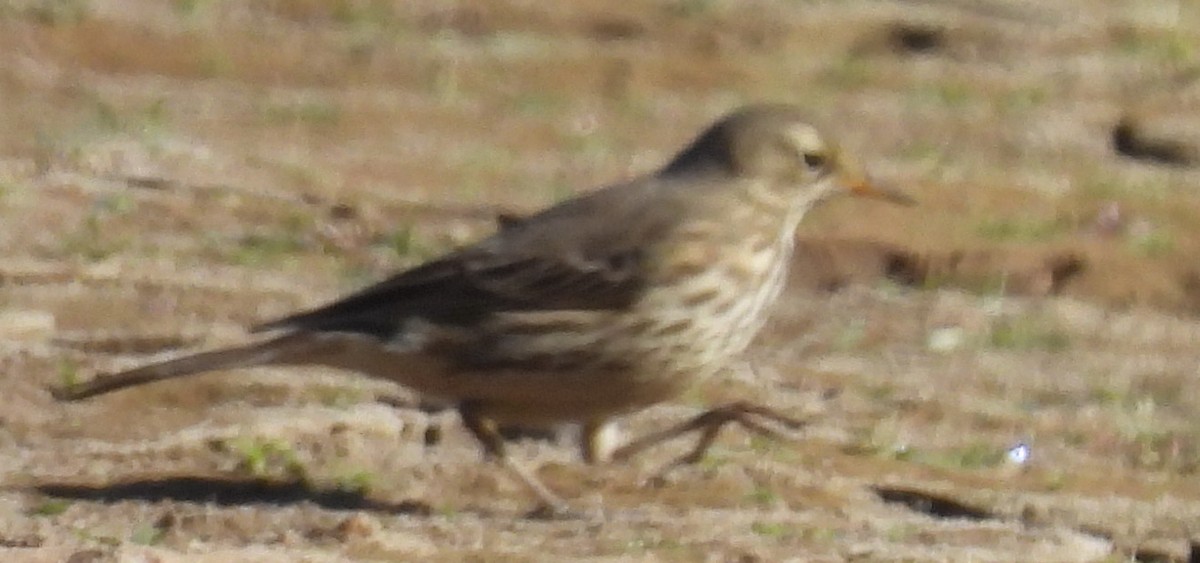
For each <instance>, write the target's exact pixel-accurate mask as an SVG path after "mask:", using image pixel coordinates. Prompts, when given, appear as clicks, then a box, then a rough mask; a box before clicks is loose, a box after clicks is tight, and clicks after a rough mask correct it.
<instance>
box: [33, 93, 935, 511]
mask: <svg viewBox="0 0 1200 563" xmlns="http://www.w3.org/2000/svg"><path fill="white" fill-rule="evenodd" d="M839 194H848V195H853V196H866V197H874V198H879V199H883V200H888V201H891V202H895V203H901V204H911V203H913V200H912V198H910V197H908V196H907V195H905V194H904V193H902V192H900V191H897V190H895V189H892V188H889V187H885V186H883V185H881V184H879V183H878V182H873V181H872V180H871V179H870V178H869V176H868V175H867V174H866V173H865V171H864V170H863V169H862V168H861V167H860V166H858V165H857V164H856V163H855V161H854V160H853V159H852V158H850V157H849V156H848V155H846V154H844V153H843V152H842V151H841V150H840V148H839V147H838V145H837V144H835V142H834V141H833V140H832V139H830V138H828V137H826V136H825V135H824V134H823V133H822V132H821V131H819V130H818V128H817V126H815V125H813V124H812V120H811V119H810V118H809V117H808V116H807V114H806V113H805V112H804V111H803V110H801V109H800V108H798V107H796V106H794V105H790V104H769V103H763V104H751V105H748V106H745V107H742V108H739V109H736V110H734V111H732V112H730V113H728V114H726V115H724V116H722V117H720V118H719V119H717V120H716V121H715V122H713V123H712V124H711V125H710V126H708V127H707V128H706V129H704V130H703V131H702V132H701V133H700V134H699V135H698V136H696V137H695V138H694V139H693V140H692V141H691V142H690V143H689V144H687V145H686V146H684V148H682V149H681V150H680V151H679V152H678V153H677V154H675V156H674V157H673V158H671V159H670V160H669V161H668V162H667V163H666V164H665V165H664V166H662V167H661V168H660V169H658V170H657V171H654V172H652V173H649V174H646V175H644V176H641V177H636V178H634V179H632V180H628V181H624V182H619V183H615V184H611V185H608V186H604V187H601V188H598V189H594V190H592V191H588V192H584V193H582V194H581V195H577V196H575V197H573V198H569V199H566V200H564V201H562V202H559V203H557V204H554V205H551V206H550V207H548V208H546V209H544V210H542V211H540V212H536V213H533V214H530V215H527V216H520V217H518V216H506V217H502V218H500V219H499V221H498V228H497V230H496V231H495V232H494V233H493V234H491V235H489V236H487V237H485V238H483V239H482V240H479V241H477V242H475V243H474V244H469V245H466V246H463V247H460V248H457V249H454V250H450V251H448V252H447V253H445V254H444V255H442V256H440V257H436V258H433V259H431V260H429V261H427V262H425V263H422V264H419V265H417V266H415V267H412V268H411V269H407V270H404V271H401V272H399V273H397V274H394V275H393V276H391V277H388V278H386V279H384V280H382V281H380V282H378V283H376V284H374V285H370V286H368V287H366V288H365V289H362V290H359V291H357V292H355V293H352V294H350V295H349V296H347V297H344V298H342V299H339V300H335V301H332V302H330V303H328V304H326V305H322V306H318V307H316V308H313V309H308V310H303V311H300V312H298V313H295V314H292V315H289V316H285V317H283V318H280V319H277V320H272V321H269V322H265V323H262V324H258V325H257V326H253V327H251V328H250V333H251V334H263V335H264V336H262V337H261V338H259V339H258V340H255V341H252V342H250V343H247V344H244V345H239V346H234V347H230V348H223V349H217V350H211V351H203V352H199V353H194V354H191V355H185V356H183V357H179V358H176V359H171V360H166V361H162V362H160V363H153V364H150V365H146V366H143V367H138V368H135V369H131V370H128V371H124V372H120V373H116V374H112V375H107V376H98V377H95V378H93V379H91V380H89V381H85V382H80V383H76V384H74V385H70V386H65V387H59V388H57V389H54V390H52V393H53V395H54V396H55V397H56V398H57V399H59V400H62V401H76V400H81V399H86V398H90V397H94V396H97V395H102V394H105V393H110V392H114V391H117V390H120V389H125V388H128V387H132V386H136V385H142V384H147V383H151V382H156V381H161V380H166V379H174V378H179V377H183V376H189V375H194V374H200V373H206V372H213V371H225V370H232V369H242V368H250V367H255V366H267V365H272V366H302V365H316V366H326V367H330V368H337V369H340V370H347V371H349V372H356V373H358V374H362V375H365V376H368V377H372V378H378V379H382V380H387V381H390V382H394V383H397V384H399V385H400V386H403V387H405V388H407V389H409V390H411V391H414V392H416V393H418V394H420V395H421V396H423V397H431V398H434V399H435V400H437V401H441V402H443V403H444V404H448V405H452V406H453V408H454V409H456V410H457V411H458V414H459V416H460V418H461V420H462V423H463V426H464V427H465V428H466V429H467V430H468V431H469V432H470V433H471V434H472V435H473V436H474V438H475V439H476V440H477V441H478V443H479V444H480V446H481V447H482V449H483V452H484V454H485V456H486V457H487V458H489V459H492V460H494V461H497V462H499V463H500V465H502V466H504V467H507V468H508V469H510V470H511V471H512V472H513V474H515V475H516V476H517V477H518V479H520V480H521V481H522V482H524V484H525V485H526V486H527V487H528V488H529V490H530V491H531V492H532V493H533V494H534V495H535V496H536V497H538V500H539V501H540V507H541V508H545V509H548V510H550V511H553V512H558V511H564V510H567V511H569V508H567V507H566V503H565V502H564V501H563V500H562V499H561V498H560V497H558V495H556V494H555V493H554V492H552V491H550V490H549V488H548V487H546V486H545V485H544V484H543V483H542V482H541V481H540V480H539V479H537V477H536V476H535V475H534V474H533V473H531V472H530V471H529V470H528V469H526V468H525V467H524V465H522V464H520V463H518V462H516V461H514V460H512V459H511V458H510V457H509V456H508V455H507V453H506V450H505V442H504V439H503V437H502V436H501V432H500V431H501V429H502V428H508V427H516V428H545V427H551V426H558V425H563V424H566V423H571V424H577V425H578V426H579V428H580V429H581V431H580V439H579V442H580V443H579V448H580V453H581V456H582V458H583V459H584V460H585V461H586V462H590V463H603V462H610V461H615V460H624V459H628V458H629V457H631V456H632V455H634V454H636V453H638V452H640V451H643V450H645V449H646V448H649V447H652V446H654V445H655V444H658V443H659V442H662V441H664V440H667V439H670V438H673V437H675V436H678V435H681V434H684V433H688V432H692V431H699V432H701V438H700V440H699V442H698V443H697V445H696V448H695V449H694V450H692V451H691V452H690V453H689V454H688V455H687V456H685V457H684V458H681V460H680V462H692V461H696V460H698V459H700V458H701V457H702V456H703V454H704V451H705V450H706V449H707V448H708V445H709V444H711V442H712V440H713V439H714V438H715V436H716V434H717V431H718V430H719V429H720V428H721V427H722V426H723V425H724V424H726V423H728V422H740V423H742V424H743V425H745V426H746V427H747V428H749V429H750V430H753V431H757V432H763V433H768V434H775V433H778V431H777V430H774V429H773V428H772V426H773V425H775V424H783V425H786V426H789V427H795V426H798V425H800V424H802V421H797V420H795V419H793V418H791V417H789V416H786V415H783V414H781V413H778V412H776V411H773V410H771V409H769V408H767V407H763V406H758V405H753V404H750V403H744V402H743V403H734V404H730V405H724V406H721V407H716V408H713V409H710V410H708V411H706V412H703V413H702V414H700V415H698V416H696V417H695V418H693V419H691V420H689V421H686V422H685V423H683V424H680V425H678V426H675V427H672V428H669V429H667V430H664V431H661V432H656V433H653V434H650V435H648V436H645V437H643V438H640V439H636V440H633V441H631V442H629V443H628V444H626V445H624V446H621V447H616V446H615V444H613V443H612V442H613V439H612V436H613V424H614V420H615V419H616V418H618V417H621V416H625V415H629V414H633V413H635V412H638V411H640V410H643V409H645V408H648V407H650V406H653V405H656V404H659V403H663V402H667V401H670V400H672V399H674V398H677V397H679V396H680V395H682V394H683V393H685V392H686V391H687V390H689V389H691V388H692V387H694V386H695V385H697V384H698V383H700V382H702V381H704V380H705V379H708V378H710V377H712V376H713V375H714V374H716V373H718V372H720V371H721V370H722V369H725V368H726V367H727V366H729V365H730V364H731V362H734V361H736V360H737V359H738V357H739V356H740V355H741V353H742V352H743V351H744V350H745V349H746V348H747V346H748V345H749V344H750V341H751V339H752V338H753V337H754V336H755V334H756V333H757V332H758V331H759V330H760V329H761V328H762V326H763V325H764V323H765V322H766V320H767V318H768V316H769V313H770V310H771V308H772V304H773V303H774V302H775V301H776V299H777V298H778V296H779V295H780V293H781V291H782V289H783V287H784V284H785V280H786V279H787V272H788V268H789V264H790V262H791V260H792V249H793V244H794V237H795V231H796V229H797V226H798V225H799V223H800V221H801V219H802V218H803V217H804V215H805V214H806V213H807V212H808V211H809V210H810V209H812V208H813V207H814V206H817V205H818V204H820V203H822V202H824V201H827V200H830V199H832V198H834V197H836V196H838V195H839ZM764 420H765V421H767V422H768V424H764V423H763V421H764Z"/></svg>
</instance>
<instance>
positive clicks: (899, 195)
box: [845, 176, 917, 205]
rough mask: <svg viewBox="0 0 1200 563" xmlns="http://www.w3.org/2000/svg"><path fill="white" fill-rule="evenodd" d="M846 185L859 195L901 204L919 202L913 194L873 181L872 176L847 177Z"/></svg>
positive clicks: (851, 191)
mask: <svg viewBox="0 0 1200 563" xmlns="http://www.w3.org/2000/svg"><path fill="white" fill-rule="evenodd" d="M845 186H846V189H847V190H850V193H851V194H854V195H856V196H859V197H873V198H877V199H882V200H886V201H890V202H892V203H898V204H900V205H916V204H917V200H915V199H913V198H912V196H909V195H908V194H906V193H904V192H902V191H900V190H897V189H895V188H893V187H891V186H888V185H884V184H880V183H878V182H875V181H872V180H871V179H870V178H867V177H865V176H863V177H858V178H853V179H847V180H846V182H845Z"/></svg>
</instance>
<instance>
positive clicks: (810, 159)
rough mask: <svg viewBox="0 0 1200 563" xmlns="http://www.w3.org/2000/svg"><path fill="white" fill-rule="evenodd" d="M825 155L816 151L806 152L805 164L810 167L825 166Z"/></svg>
mask: <svg viewBox="0 0 1200 563" xmlns="http://www.w3.org/2000/svg"><path fill="white" fill-rule="evenodd" d="M825 162H826V160H825V155H823V154H820V153H815V152H806V153H804V165H805V166H808V167H809V168H825Z"/></svg>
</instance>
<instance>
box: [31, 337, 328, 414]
mask: <svg viewBox="0 0 1200 563" xmlns="http://www.w3.org/2000/svg"><path fill="white" fill-rule="evenodd" d="M305 340H306V339H304V338H303V337H302V336H301V335H295V334H289V335H285V336H281V337H279V338H275V339H272V340H268V341H266V342H259V343H256V344H248V345H246V346H239V347H235V348H224V349H221V350H213V351H210V352H201V353H199V354H193V355H191V356H184V357H182V358H176V359H174V360H167V361H165V362H161V363H157V364H150V365H148V366H142V367H140V368H135V369H131V370H129V371H123V372H120V373H115V374H111V375H104V376H100V377H97V378H96V379H93V380H91V381H86V382H83V383H79V384H76V385H69V386H67V387H60V388H57V389H52V390H51V391H50V393H51V394H52V395H54V398H55V399H58V400H60V401H79V400H83V399H87V398H89V397H95V396H96V395H103V394H105V393H111V392H113V391H118V390H121V389H124V388H126V387H133V386H135V385H142V384H144V383H150V382H153V381H161V380H164V379H174V378H176V377H185V376H188V375H195V374H199V373H205V372H210V371H217V370H226V369H235V368H246V367H254V366H262V365H267V364H293V363H299V362H300V361H302V359H303V358H304V357H305V356H307V354H305V353H304V352H305V350H304V344H305V342H304V341H305Z"/></svg>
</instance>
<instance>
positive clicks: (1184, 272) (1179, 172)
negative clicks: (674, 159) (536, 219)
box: [0, 0, 1200, 562]
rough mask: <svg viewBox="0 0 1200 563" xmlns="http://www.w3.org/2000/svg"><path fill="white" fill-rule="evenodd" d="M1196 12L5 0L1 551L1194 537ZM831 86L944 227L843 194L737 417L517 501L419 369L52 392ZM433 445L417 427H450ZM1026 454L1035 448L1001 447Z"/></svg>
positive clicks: (61, 553)
mask: <svg viewBox="0 0 1200 563" xmlns="http://www.w3.org/2000/svg"><path fill="white" fill-rule="evenodd" d="M1198 47H1200V7H1197V5H1196V3H1194V2H1189V1H1186V0H1178V1H1174V0H1064V1H1060V2H1035V1H1033V0H1025V1H1022V0H979V1H972V0H921V1H918V0H910V1H884V0H871V1H868V0H837V1H835V0H828V1H816V0H812V1H782V0H780V1H773V0H758V1H746V2H735V1H732V0H676V1H650V0H634V1H629V2H621V3H615V2H603V1H601V0H581V1H578V2H572V3H566V2H529V1H523V0H509V1H499V0H488V1H478V2H441V1H433V0H422V1H382V0H375V1H372V0H360V1H355V0H339V1H336V2H325V1H321V0H275V1H267V0H263V1H251V2H221V1H216V0H175V1H172V2H152V1H147V0H124V1H123V0H49V1H24V2H22V1H16V0H11V1H5V2H0V252H2V254H3V257H4V259H3V261H0V306H2V308H0V366H2V367H3V369H0V390H2V391H0V559H3V560H5V561H64V560H68V557H70V560H71V561H75V562H82V561H104V560H110V559H116V560H127V561H193V560H194V561H227V560H238V561H341V560H396V561H400V560H435V561H436V560H447V561H451V560H463V559H468V560H487V561H491V560H558V559H562V558H576V559H605V560H607V559H614V560H679V561H687V560H737V561H755V560H763V561H774V560H781V559H786V558H795V559H797V560H811V561H840V560H864V561H925V560H943V561H967V560H973V561H1095V560H1101V561H1104V560H1108V561H1119V560H1126V559H1130V558H1134V559H1137V560H1144V561H1169V560H1188V558H1189V557H1190V558H1191V560H1196V559H1197V558H1198V557H1200V555H1198V554H1197V550H1198V549H1200V548H1197V547H1195V546H1194V544H1196V543H1197V542H1200V525H1198V524H1197V523H1198V522H1200V480H1198V478H1197V473H1198V472H1200V422H1198V420H1200V418H1197V416H1196V412H1197V411H1198V410H1200V392H1198V391H1197V383H1198V381H1197V379H1198V377H1200V375H1198V373H1197V369H1198V367H1200V346H1197V343H1198V342H1200V319H1198V318H1197V313H1200V262H1197V261H1196V259H1195V257H1196V256H1197V255H1198V253H1200V193H1198V192H1200V190H1198V189H1197V185H1198V184H1197V182H1198V180H1200V168H1197V165H1198V164H1200V134H1197V133H1196V132H1197V131H1200V127H1198V126H1200V70H1198V69H1200V66H1198V63H1200V51H1198V50H1197V48H1198ZM759 100H782V101H789V102H793V103H797V104H801V105H804V106H806V107H808V108H810V109H811V111H812V113H813V115H814V116H816V117H818V118H819V119H821V120H823V121H825V122H826V123H827V126H826V128H827V129H829V130H831V131H832V132H833V133H834V134H836V135H837V136H838V137H839V138H840V139H841V141H842V144H843V145H844V146H845V147H846V149H847V150H848V151H850V152H852V153H854V154H856V155H858V156H859V157H860V158H861V160H862V161H863V162H865V163H866V164H867V165H868V166H869V167H870V169H871V170H872V171H873V172H874V174H875V175H876V176H877V177H878V178H880V179H882V180H884V181H887V182H890V183H892V184H894V185H897V186H901V187H903V188H904V189H905V190H907V191H909V192H910V193H912V194H913V195H915V196H916V197H918V198H919V199H920V200H921V206H920V207H918V208H912V209H898V208H893V207H888V206H884V205H878V204H870V203H863V202H851V201H846V202H839V203H837V204H834V205H830V206H829V207H827V208H825V209H822V210H820V211H819V212H817V213H814V214H813V216H812V217H811V218H810V220H808V221H807V223H806V225H805V226H804V229H803V232H802V233H801V234H800V237H801V241H800V242H801V245H800V248H801V252H800V255H799V256H798V257H797V263H796V266H795V270H796V271H795V275H794V282H795V283H794V285H793V289H792V290H791V291H790V292H789V293H788V294H787V296H786V298H785V299H784V301H783V303H782V304H781V305H780V306H779V308H778V309H779V310H778V313H777V319H776V321H775V322H774V323H773V324H772V325H771V327H770V329H769V330H768V331H767V332H766V333H765V334H764V335H763V337H762V338H760V339H759V342H758V343H757V345H756V346H755V348H754V350H753V352H752V354H751V360H752V364H753V366H754V369H753V371H752V370H750V369H743V368H739V369H735V370H732V371H731V373H730V374H729V375H728V376H727V377H725V378H723V379H722V380H721V381H719V382H716V383H714V384H713V385H710V386H708V387H706V388H704V389H698V390H697V391H696V392H695V393H694V394H693V395H691V396H688V397H686V398H684V399H683V400H681V401H680V402H679V403H678V404H671V405H663V406H661V407H658V408H654V409H651V410H649V411H647V412H645V413H641V414H639V415H637V416H633V417H631V418H630V419H629V420H627V421H626V424H625V431H626V432H627V433H628V434H638V433H640V432H645V431H648V430H650V429H654V428H661V427H663V426H664V425H666V424H670V423H672V422H674V421H679V420H682V419H684V418H685V417H686V416H688V415H690V414H692V413H694V412H696V411H697V410H698V409H699V408H700V407H701V406H703V405H706V404H713V403H717V402H720V401H728V400H733V399H750V400H759V401H763V402H766V403H769V404H771V405H773V406H774V407H777V408H781V409H786V410H789V411H791V412H794V413H796V414H797V415H802V416H807V417H810V418H811V420H812V423H811V425H810V426H809V427H808V428H806V429H805V430H804V433H803V437H804V440H803V442H802V443H801V444H800V445H787V444H782V443H773V442H769V441H762V440H755V439H751V438H749V436H748V435H747V434H746V433H744V432H742V431H740V430H731V431H728V432H726V433H725V434H724V435H723V438H722V440H721V441H720V442H719V447H718V449H717V450H715V451H714V452H713V453H712V455H710V456H709V458H708V459H706V460H705V461H704V462H703V463H702V464H700V465H699V466H697V467H692V468H686V469H682V470H679V471H677V472H675V473H673V474H671V476H670V478H669V479H667V480H666V481H665V482H661V483H653V484H650V483H646V482H645V477H646V476H647V475H649V474H651V473H652V472H653V471H654V470H655V469H656V468H657V467H659V466H661V465H662V464H663V463H665V462H666V461H668V460H669V459H671V458H672V457H673V456H675V455H678V454H679V453H681V452H682V451H684V448H686V444H683V443H679V444H673V445H672V446H671V447H670V448H664V449H663V450H661V451H657V452H653V453H651V454H649V455H647V456H645V457H644V458H642V459H639V460H637V461H636V463H633V464H630V465H625V466H616V467H587V466H584V465H582V464H581V463H579V462H578V461H577V460H576V459H575V458H574V450H573V449H572V448H571V447H570V446H569V436H567V437H566V438H565V439H564V440H560V442H561V443H551V442H539V441H530V440H524V441H519V442H516V443H515V444H514V446H515V447H514V450H515V455H516V456H518V457H520V458H521V459H524V460H526V461H527V462H529V463H535V464H537V465H538V467H539V468H540V469H539V474H540V475H541V477H542V478H543V479H545V480H546V481H547V482H548V483H549V484H550V485H551V486H552V487H553V488H554V489H555V490H556V491H559V492H560V493H561V494H563V495H564V496H566V497H567V498H569V499H571V502H572V503H573V504H575V505H576V506H577V507H579V508H580V509H581V511H583V512H585V513H586V514H587V516H586V517H584V518H580V519H575V520H562V521H544V520H537V519H531V518H527V517H526V511H527V510H528V509H529V508H530V507H531V499H530V498H529V496H528V495H527V493H526V492H525V491H524V490H523V489H522V488H521V487H519V486H518V485H517V484H515V483H514V482H513V481H512V480H510V479H509V478H507V476H506V475H505V474H504V473H502V472H501V471H499V470H498V469H496V468H495V467H493V466H491V465H488V464H483V463H480V462H479V453H478V451H477V450H478V449H477V447H476V446H475V445H474V444H473V443H472V442H471V440H470V439H469V438H468V437H467V436H466V434H465V433H464V431H463V430H461V428H460V427H458V426H457V422H456V421H455V420H454V419H453V418H447V419H445V420H442V419H440V418H437V417H433V418H431V417H430V416H429V415H426V414H422V413H420V412H414V411H409V410H403V409H393V408H390V407H387V406H384V405H382V404H380V403H379V402H377V401H376V400H375V398H376V397H379V396H381V395H385V394H389V393H394V392H395V391H396V390H395V389H392V388H390V387H389V386H387V385H385V384H381V383H378V382H370V381H364V380H362V379H359V378H355V377H353V376H350V375H347V374H341V373H334V372H330V371H323V370H275V369H262V370H252V371H243V372H231V373H222V374H211V375H207V376H204V377H198V378H195V379H192V380H188V381H181V382H176V383H168V384H163V385H152V386H147V387H144V388H140V389H136V390H130V391H127V392H122V393H118V394H114V395H111V396H108V397H104V398H101V399H97V400H94V401H90V402H85V403H79V404H67V405H64V404H57V403H55V402H54V401H53V400H52V399H51V397H50V395H49V394H48V392H47V388H49V387H51V386H55V385H62V384H67V383H70V382H71V381H78V380H82V379H85V378H89V377H92V376H94V375H95V374H96V373H101V372H105V371H110V370H113V369H118V368H122V367H128V366H132V365H135V364H138V363H140V362H144V361H146V360H147V359H148V358H150V357H162V356H164V355H169V354H171V353H178V352H179V351H181V350H186V349H192V348H195V347H205V346H215V345H219V344H222V343H229V342H234V341H239V340H241V339H243V338H245V335H244V334H243V333H242V332H241V331H242V328H241V327H243V326H244V325H246V324H247V323H251V322H253V321H256V320H261V319H264V318H269V317H273V316H275V315H279V314H282V313H285V312H289V311H291V310H293V309H295V308H298V307H302V306H306V305H314V304H317V303H319V302H321V301H323V300H325V299H329V298H332V297H335V296H337V295H339V294H340V293H343V292H345V291H348V290H351V289H353V288H356V287H360V286H361V285H363V284H365V283H367V282H369V281H371V280H374V279H378V278H380V277H382V276H384V275H385V274H387V273H388V272H390V271H392V270H394V269H397V268H400V267H403V266H406V265H411V264H413V263H415V262H417V261H419V260H421V259H422V258H425V257H428V256H430V255H432V254H435V253H438V252H441V251H443V250H445V249H447V248H450V247H452V246H454V245H455V244H460V243H462V242H464V241H468V240H472V239H474V238H477V237H479V236H482V235H484V234H486V233H487V232H488V231H489V230H490V229H492V228H494V225H493V220H494V217H495V215H496V213H497V212H500V211H511V212H518V213H519V212H522V211H528V210H531V209H536V208H538V207H540V206H543V205H545V204H547V203H549V202H552V201H555V200H558V199H561V198H563V197H567V196H569V195H570V194H572V193H575V192H577V191H580V190H585V189H588V188H589V187H592V186H596V185H600V184H602V183H605V182H611V181H616V180H619V179H622V178H627V177H630V176H632V175H634V174H637V173H640V172H644V171H647V170H650V169H652V168H654V167H655V166H657V165H658V164H659V163H660V162H662V161H663V160H664V159H665V158H667V157H668V156H669V155H670V153H671V152H672V151H673V150H675V149H676V148H677V147H679V146H680V145H681V144H682V143H684V142H686V141H687V140H688V139H689V138H690V137H691V136H692V135H693V134H695V132H696V131H697V130H698V128H700V127H701V126H703V125H704V124H706V123H707V122H709V121H710V120H712V119H713V118H714V117H716V116H718V115H720V114H722V113H724V112H726V111H728V110H730V109H732V108H734V107H736V106H738V105H740V104H742V103H746V102H751V101H759ZM437 427H440V428H442V439H441V440H440V441H438V443H436V444H433V445H427V444H426V442H427V441H429V442H432V441H433V440H430V439H429V438H431V435H432V433H433V431H432V430H431V429H432V428H437ZM1018 444H1025V445H1027V446H1028V447H1029V448H1030V450H1029V451H1030V453H1031V455H1030V457H1029V458H1028V460H1027V461H1025V462H1024V463H1016V462H1014V461H1013V460H1012V459H1011V456H1010V455H1009V452H1010V448H1013V447H1014V446H1016V445H1018Z"/></svg>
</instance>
